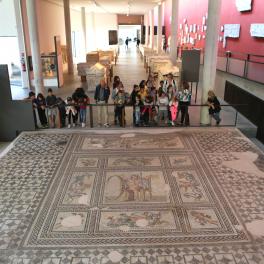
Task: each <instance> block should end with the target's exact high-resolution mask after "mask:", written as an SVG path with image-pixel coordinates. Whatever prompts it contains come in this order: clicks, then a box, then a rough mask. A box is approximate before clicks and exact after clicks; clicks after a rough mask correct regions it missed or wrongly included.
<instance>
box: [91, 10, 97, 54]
mask: <svg viewBox="0 0 264 264" xmlns="http://www.w3.org/2000/svg"><path fill="white" fill-rule="evenodd" d="M91 27H92V40H91V41H92V46H93V48H92V49H93V50H96V48H97V35H96V29H95V16H94V12H92V13H91Z"/></svg>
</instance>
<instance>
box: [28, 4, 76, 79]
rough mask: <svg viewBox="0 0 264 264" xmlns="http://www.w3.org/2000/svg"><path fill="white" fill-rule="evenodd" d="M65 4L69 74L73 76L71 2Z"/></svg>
mask: <svg viewBox="0 0 264 264" xmlns="http://www.w3.org/2000/svg"><path fill="white" fill-rule="evenodd" d="M29 1H31V0H29ZM63 4H64V21H65V33H66V45H67V60H68V74H73V58H72V40H71V10H70V0H63Z"/></svg>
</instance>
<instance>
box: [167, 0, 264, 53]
mask: <svg viewBox="0 0 264 264" xmlns="http://www.w3.org/2000/svg"><path fill="white" fill-rule="evenodd" d="M207 9H208V0H195V1H194V0H181V1H180V6H179V24H183V20H184V18H186V19H187V24H188V25H191V24H197V25H200V27H201V25H202V17H203V16H205V14H206V13H207ZM164 12H165V26H166V37H167V38H168V36H169V35H170V27H171V25H170V17H171V0H167V1H166V2H165V11H164ZM252 23H264V1H263V0H253V8H252V11H250V12H242V13H241V12H239V11H238V10H237V8H236V5H235V0H231V1H230V0H223V1H222V10H221V25H224V24H240V25H241V31H240V38H239V39H232V38H228V39H227V45H226V48H223V43H222V42H219V52H222V51H227V50H230V51H233V52H235V51H236V52H242V53H251V54H257V55H264V38H252V37H251V36H250V25H251V24H252ZM180 32H181V31H180V30H179V34H180ZM198 34H201V35H204V33H203V32H201V30H200V31H199V32H198ZM194 35H195V34H194V33H191V36H194ZM219 36H223V33H222V32H221V31H220V29H219ZM204 45H205V40H204V39H202V40H201V41H197V43H196V44H195V46H194V47H195V48H204ZM186 46H188V47H192V45H190V44H189V45H186Z"/></svg>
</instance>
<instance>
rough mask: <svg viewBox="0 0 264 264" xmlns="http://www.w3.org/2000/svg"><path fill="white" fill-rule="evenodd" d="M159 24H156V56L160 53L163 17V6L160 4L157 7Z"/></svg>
mask: <svg viewBox="0 0 264 264" xmlns="http://www.w3.org/2000/svg"><path fill="white" fill-rule="evenodd" d="M158 8H159V11H158V12H159V17H158V19H159V24H158V43H157V46H158V54H160V53H161V52H162V22H163V21H162V18H163V17H162V16H163V10H162V9H163V6H162V4H160V5H159V7H158Z"/></svg>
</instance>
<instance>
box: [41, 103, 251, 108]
mask: <svg viewBox="0 0 264 264" xmlns="http://www.w3.org/2000/svg"><path fill="white" fill-rule="evenodd" d="M117 105H118V104H108V103H106V104H96V103H95V104H87V105H86V107H89V106H117ZM64 106H80V105H78V104H69V105H67V104H66V105H64ZM122 106H125V107H134V105H131V104H123V105H122ZM142 106H144V107H153V106H159V105H157V104H155V105H154V104H152V105H142ZM188 106H207V107H208V105H207V104H189V105H188ZM221 106H224V107H233V106H248V104H221ZM55 107H58V105H55V106H54V107H51V108H55ZM45 108H49V107H45Z"/></svg>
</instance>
